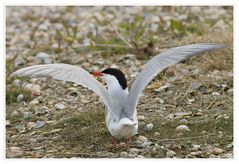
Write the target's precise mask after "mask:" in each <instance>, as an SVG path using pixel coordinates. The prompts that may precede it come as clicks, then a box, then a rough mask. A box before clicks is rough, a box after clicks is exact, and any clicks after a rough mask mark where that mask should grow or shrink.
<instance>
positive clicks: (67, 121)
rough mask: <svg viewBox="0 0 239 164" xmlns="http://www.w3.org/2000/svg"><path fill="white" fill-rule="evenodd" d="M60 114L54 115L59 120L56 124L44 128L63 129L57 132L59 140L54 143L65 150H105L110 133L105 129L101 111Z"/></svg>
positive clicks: (48, 129)
mask: <svg viewBox="0 0 239 164" xmlns="http://www.w3.org/2000/svg"><path fill="white" fill-rule="evenodd" d="M62 114H63V113H59V114H58V115H57V116H56V120H57V119H58V120H60V121H59V122H58V123H57V124H55V125H53V126H50V127H49V126H48V127H46V128H47V129H45V130H46V131H50V130H52V129H58V128H61V129H63V130H62V131H61V132H59V135H60V136H61V141H60V142H55V144H57V145H58V144H59V145H61V146H64V147H65V148H66V151H67V150H72V149H74V150H75V151H79V152H90V151H100V150H102V149H103V150H106V145H107V144H109V143H108V141H110V135H109V133H108V131H107V129H106V125H105V116H104V113H103V112H99V111H92V110H89V111H84V112H80V113H76V112H75V113H73V114H71V115H69V116H67V118H64V117H65V115H64V114H63V115H62Z"/></svg>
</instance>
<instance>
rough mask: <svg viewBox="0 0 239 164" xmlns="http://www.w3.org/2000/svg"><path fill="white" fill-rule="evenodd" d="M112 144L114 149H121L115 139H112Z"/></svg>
mask: <svg viewBox="0 0 239 164" xmlns="http://www.w3.org/2000/svg"><path fill="white" fill-rule="evenodd" d="M112 144H113V147H114V148H116V149H119V148H120V144H118V143H117V139H116V138H115V137H112Z"/></svg>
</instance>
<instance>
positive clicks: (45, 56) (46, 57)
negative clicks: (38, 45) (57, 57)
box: [36, 52, 52, 64]
mask: <svg viewBox="0 0 239 164" xmlns="http://www.w3.org/2000/svg"><path fill="white" fill-rule="evenodd" d="M36 59H37V60H38V61H39V62H40V63H44V64H50V63H52V61H51V58H50V56H49V55H48V54H47V53H44V52H40V53H38V54H37V55H36Z"/></svg>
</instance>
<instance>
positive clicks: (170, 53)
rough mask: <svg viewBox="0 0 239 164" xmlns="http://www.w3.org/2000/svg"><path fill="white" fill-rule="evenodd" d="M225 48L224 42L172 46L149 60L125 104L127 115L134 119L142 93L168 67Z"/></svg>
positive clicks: (133, 85) (134, 83)
mask: <svg viewBox="0 0 239 164" xmlns="http://www.w3.org/2000/svg"><path fill="white" fill-rule="evenodd" d="M221 48H224V45H222V44H214V43H199V44H190V45H185V46H180V47H175V48H171V49H169V50H167V51H165V52H162V53H160V54H159V55H157V56H155V57H153V58H152V59H151V60H149V61H148V62H147V63H146V65H145V67H144V69H143V70H142V71H141V73H140V74H139V76H138V77H137V79H136V80H135V81H134V82H133V84H132V87H131V90H130V92H129V95H128V98H127V102H126V105H125V109H126V111H125V112H126V113H127V116H128V117H130V118H131V119H133V116H134V114H135V111H136V105H137V101H138V99H139V96H140V93H141V92H142V91H143V90H144V88H145V87H146V86H147V85H148V84H149V82H150V81H151V80H152V79H153V78H154V77H155V76H156V75H158V74H159V73H160V72H161V71H163V70H164V69H166V68H167V67H169V66H171V65H173V64H176V63H178V62H180V61H182V60H185V59H187V58H190V57H192V56H195V55H198V54H200V53H202V52H205V51H212V50H216V49H221Z"/></svg>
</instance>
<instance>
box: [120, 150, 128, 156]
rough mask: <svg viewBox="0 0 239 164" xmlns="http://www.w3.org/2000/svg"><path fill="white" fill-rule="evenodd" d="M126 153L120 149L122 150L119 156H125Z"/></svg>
mask: <svg viewBox="0 0 239 164" xmlns="http://www.w3.org/2000/svg"><path fill="white" fill-rule="evenodd" d="M127 155H128V153H127V152H125V151H122V152H121V153H120V157H127Z"/></svg>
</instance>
